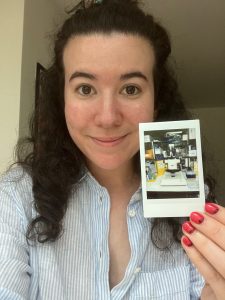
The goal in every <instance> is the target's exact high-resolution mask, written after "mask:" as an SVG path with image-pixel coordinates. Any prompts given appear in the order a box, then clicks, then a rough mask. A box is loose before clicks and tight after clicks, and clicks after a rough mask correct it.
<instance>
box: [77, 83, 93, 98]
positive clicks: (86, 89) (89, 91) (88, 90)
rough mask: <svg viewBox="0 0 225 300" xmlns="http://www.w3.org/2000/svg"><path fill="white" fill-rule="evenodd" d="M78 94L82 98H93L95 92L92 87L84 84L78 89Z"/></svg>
mask: <svg viewBox="0 0 225 300" xmlns="http://www.w3.org/2000/svg"><path fill="white" fill-rule="evenodd" d="M76 92H78V93H79V94H80V95H81V96H91V95H93V94H94V93H95V90H94V89H93V87H91V86H90V85H87V84H82V85H80V86H79V87H77V88H76Z"/></svg>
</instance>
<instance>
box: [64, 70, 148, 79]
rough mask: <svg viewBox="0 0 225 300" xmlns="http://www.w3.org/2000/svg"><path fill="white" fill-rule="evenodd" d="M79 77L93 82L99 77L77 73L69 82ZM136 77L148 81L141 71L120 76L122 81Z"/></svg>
mask: <svg viewBox="0 0 225 300" xmlns="http://www.w3.org/2000/svg"><path fill="white" fill-rule="evenodd" d="M78 77H83V78H88V79H91V80H96V79H97V77H96V76H95V75H93V74H90V73H86V72H79V71H76V72H74V73H73V74H72V75H71V76H70V79H69V81H71V80H73V79H74V78H78ZM134 77H138V78H142V79H144V80H145V81H148V78H147V77H146V76H145V75H144V74H143V73H141V72H139V71H135V72H130V73H125V74H122V75H121V76H120V80H127V79H131V78H134Z"/></svg>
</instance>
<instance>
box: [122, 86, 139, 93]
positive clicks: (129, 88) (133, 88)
mask: <svg viewBox="0 0 225 300" xmlns="http://www.w3.org/2000/svg"><path fill="white" fill-rule="evenodd" d="M140 92H141V90H140V88H138V87H137V86H135V85H127V86H125V87H124V88H123V90H122V94H124V95H127V96H136V95H138V94H139V93H140Z"/></svg>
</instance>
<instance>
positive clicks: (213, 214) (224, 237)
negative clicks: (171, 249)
mask: <svg viewBox="0 0 225 300" xmlns="http://www.w3.org/2000/svg"><path fill="white" fill-rule="evenodd" d="M205 210H206V212H205V213H199V212H193V213H192V214H191V216H190V221H189V222H185V223H184V224H183V226H182V229H183V232H184V234H185V236H183V237H182V245H183V247H184V249H185V251H186V253H187V255H188V256H189V258H190V259H191V261H192V262H193V263H194V265H195V266H196V267H197V269H198V270H199V272H200V273H201V274H202V275H203V277H204V278H205V280H206V281H207V282H208V283H209V284H210V286H211V287H212V289H213V291H214V293H215V294H216V296H217V298H218V299H223V298H221V297H224V295H225V208H223V207H221V206H219V205H215V204H213V203H209V204H206V206H205Z"/></svg>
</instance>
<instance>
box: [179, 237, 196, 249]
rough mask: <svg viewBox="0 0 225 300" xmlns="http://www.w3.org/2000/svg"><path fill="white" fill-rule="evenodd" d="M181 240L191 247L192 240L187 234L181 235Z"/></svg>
mask: <svg viewBox="0 0 225 300" xmlns="http://www.w3.org/2000/svg"><path fill="white" fill-rule="evenodd" d="M182 242H183V243H184V245H186V246H188V247H191V246H192V245H193V244H192V241H191V240H190V239H189V238H188V237H187V236H183V238H182Z"/></svg>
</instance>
